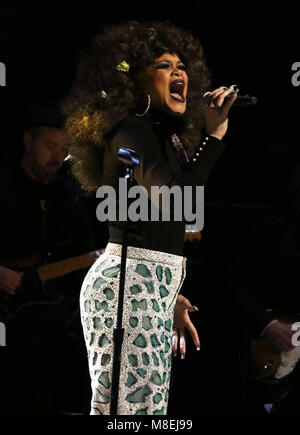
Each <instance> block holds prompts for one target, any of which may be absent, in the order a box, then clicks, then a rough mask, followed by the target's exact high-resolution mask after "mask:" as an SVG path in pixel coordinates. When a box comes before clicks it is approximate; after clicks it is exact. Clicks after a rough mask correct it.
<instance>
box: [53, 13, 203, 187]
mask: <svg viewBox="0 0 300 435" xmlns="http://www.w3.org/2000/svg"><path fill="white" fill-rule="evenodd" d="M164 53H171V54H177V55H178V56H179V58H180V59H181V60H182V61H183V62H184V64H185V67H186V71H187V74H188V77H189V92H188V101H187V109H186V112H185V114H184V116H183V117H182V125H183V128H182V132H181V138H182V142H183V144H184V146H185V148H186V150H187V154H188V155H189V156H191V155H192V154H193V153H194V150H195V148H196V147H197V145H198V144H199V141H200V140H201V131H202V129H203V127H204V114H203V110H202V107H201V103H200V101H201V96H202V95H203V93H204V92H205V91H206V90H207V89H209V87H210V73H209V71H208V68H207V66H206V62H205V58H204V54H203V48H202V46H201V43H200V41H199V40H198V39H197V38H196V37H195V36H193V35H192V34H191V33H190V32H188V31H186V30H183V29H181V28H178V27H176V26H175V25H174V24H173V23H170V22H157V23H146V22H139V23H138V22H135V21H130V22H126V23H123V24H120V25H111V26H106V27H104V28H103V29H102V31H101V32H99V33H98V34H97V35H95V36H94V37H93V38H92V39H91V41H90V44H89V47H88V48H87V50H86V52H84V53H81V55H80V59H79V63H78V66H77V73H76V77H75V80H74V82H73V84H72V88H71V91H70V94H69V95H68V96H67V97H66V98H65V99H64V101H63V103H62V110H63V112H64V115H65V116H66V125H65V129H66V134H67V137H68V140H69V144H70V154H71V156H72V159H71V164H72V172H73V174H74V176H75V177H76V178H77V179H78V181H79V183H80V184H81V186H82V188H83V190H85V191H87V192H92V191H95V190H96V189H97V188H98V187H99V185H101V178H102V177H101V176H102V159H103V152H104V148H105V146H106V144H107V143H108V142H109V139H108V138H109V134H110V133H111V132H112V130H113V129H114V127H115V126H116V125H117V124H118V123H119V122H120V121H122V120H123V119H124V118H125V117H126V116H127V115H128V114H129V113H131V112H133V110H134V108H136V107H137V106H138V104H139V102H140V100H141V92H142V90H141V89H139V80H138V76H139V74H140V73H141V72H142V71H144V70H145V68H146V67H147V66H149V65H151V64H152V63H153V62H154V60H155V59H157V58H158V57H160V56H161V55H162V54H164ZM123 61H125V62H126V63H127V64H129V66H130V69H129V71H128V72H124V71H119V70H118V69H117V65H119V64H120V63H121V62H123ZM143 98H145V96H143Z"/></svg>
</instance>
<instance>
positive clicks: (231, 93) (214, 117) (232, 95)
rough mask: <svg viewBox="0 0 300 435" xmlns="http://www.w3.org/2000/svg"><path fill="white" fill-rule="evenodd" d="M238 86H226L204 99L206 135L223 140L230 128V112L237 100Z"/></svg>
mask: <svg viewBox="0 0 300 435" xmlns="http://www.w3.org/2000/svg"><path fill="white" fill-rule="evenodd" d="M237 92H238V89H237V87H236V85H232V86H230V88H225V87H224V86H222V87H220V88H217V89H215V90H213V91H212V92H206V93H205V94H204V95H203V97H202V104H203V108H204V116H205V121H206V133H207V134H208V135H210V136H214V137H216V138H218V139H220V140H222V139H223V137H224V135H225V133H226V131H227V128H228V112H229V110H230V108H231V106H232V105H233V103H234V101H235V100H236V98H237Z"/></svg>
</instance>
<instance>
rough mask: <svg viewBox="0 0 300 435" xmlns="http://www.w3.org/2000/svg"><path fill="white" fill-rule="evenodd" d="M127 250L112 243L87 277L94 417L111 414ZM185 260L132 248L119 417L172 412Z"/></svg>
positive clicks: (84, 296) (84, 293) (84, 302)
mask: <svg viewBox="0 0 300 435" xmlns="http://www.w3.org/2000/svg"><path fill="white" fill-rule="evenodd" d="M121 251H122V246H121V245H118V244H114V243H108V245H107V247H106V250H105V253H104V254H103V255H101V257H99V258H98V260H97V261H96V262H95V263H94V264H93V266H92V267H91V269H90V270H89V272H88V273H87V275H86V277H85V279H84V282H83V284H82V289H81V294H80V309H81V321H82V326H83V332H84V337H85V342H86V347H87V353H88V361H89V371H90V377H91V385H92V401H91V414H93V415H101V414H106V415H109V413H110V394H111V379H112V365H113V350H114V349H113V346H114V343H113V329H114V327H115V326H116V320H117V308H118V293H119V278H120V267H121ZM185 261H186V259H185V258H184V257H180V256H177V255H172V254H167V253H164V252H158V251H151V250H147V249H142V248H134V247H128V250H127V261H126V279H125V290H124V304H123V324H122V326H123V328H124V331H125V332H124V340H123V344H122V352H121V369H120V380H119V401H118V415H147V414H148V415H160V414H161V415H165V414H166V413H167V406H168V392H169V384H170V375H171V364H172V329H173V314H174V306H175V302H176V299H177V295H178V293H179V291H180V288H181V286H182V283H183V280H184V278H185Z"/></svg>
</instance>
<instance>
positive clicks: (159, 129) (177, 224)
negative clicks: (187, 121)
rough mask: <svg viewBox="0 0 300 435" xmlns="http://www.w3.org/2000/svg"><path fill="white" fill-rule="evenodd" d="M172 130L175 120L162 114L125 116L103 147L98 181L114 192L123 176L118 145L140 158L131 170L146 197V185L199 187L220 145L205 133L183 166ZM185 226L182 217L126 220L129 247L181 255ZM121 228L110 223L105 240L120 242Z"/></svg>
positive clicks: (206, 175)
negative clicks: (192, 156)
mask: <svg viewBox="0 0 300 435" xmlns="http://www.w3.org/2000/svg"><path fill="white" fill-rule="evenodd" d="M174 133H177V131H176V127H175V122H173V120H170V119H169V118H167V117H164V116H159V117H158V116H157V114H154V115H153V113H152V114H151V115H150V116H144V117H138V116H136V115H131V116H129V117H127V118H126V119H125V120H124V121H123V122H122V123H121V125H120V126H119V127H118V128H117V129H116V131H115V133H114V135H113V136H112V139H111V142H110V146H108V147H107V149H106V150H105V153H104V161H103V184H104V185H110V186H113V187H114V188H115V189H116V190H117V191H118V186H119V177H122V176H124V165H123V163H122V162H120V161H119V159H118V157H117V152H118V150H119V148H120V147H123V148H130V149H132V150H134V151H135V152H136V155H137V157H138V158H139V160H140V163H139V165H138V166H137V167H136V168H135V170H134V184H139V185H140V186H144V187H145V188H146V189H147V192H148V198H149V196H150V191H151V186H163V185H165V186H168V187H169V188H171V187H172V186H176V185H178V186H181V187H183V186H204V185H205V184H206V181H207V179H208V176H209V174H210V172H211V170H212V168H213V166H214V164H215V162H216V160H217V159H218V157H219V156H220V154H221V152H222V151H223V149H224V143H223V142H222V141H220V140H218V139H217V138H215V137H211V136H209V137H208V139H207V141H206V143H205V144H204V145H202V143H201V144H199V149H198V150H197V154H198V156H197V157H195V158H193V159H191V160H190V162H189V164H188V165H186V166H183V165H181V164H180V163H179V160H178V159H177V156H176V152H175V149H174V147H173V145H172V141H171V135H172V134H174ZM204 142H205V141H204ZM200 147H201V149H202V150H201V149H200ZM195 156H196V154H195ZM149 201H150V200H149ZM118 210H119V201H118V198H117V211H118ZM149 210H150V208H149ZM117 216H118V212H117ZM117 220H118V219H117ZM185 224H186V222H185V221H184V220H182V221H175V220H171V221H170V222H166V221H161V220H160V221H158V222H153V221H146V222H144V221H139V222H130V221H129V222H128V245H129V246H135V247H142V248H146V249H151V250H156V251H162V252H167V253H171V254H175V255H183V241H184V232H185ZM122 229H123V224H122V222H118V221H110V222H109V234H110V237H109V241H110V242H114V243H120V244H121V243H122Z"/></svg>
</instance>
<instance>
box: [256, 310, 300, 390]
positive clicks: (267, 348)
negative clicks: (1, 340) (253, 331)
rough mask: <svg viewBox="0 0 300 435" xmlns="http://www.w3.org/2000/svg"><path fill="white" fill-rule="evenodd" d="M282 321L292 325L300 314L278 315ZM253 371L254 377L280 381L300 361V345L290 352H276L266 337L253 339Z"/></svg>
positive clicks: (299, 318) (268, 381)
mask: <svg viewBox="0 0 300 435" xmlns="http://www.w3.org/2000/svg"><path fill="white" fill-rule="evenodd" d="M276 318H277V319H278V320H279V321H280V322H282V323H287V324H290V325H292V324H293V323H295V322H299V321H300V316H299V315H295V316H281V315H279V316H276ZM250 360H251V364H250V365H251V372H252V374H253V377H254V378H256V379H259V380H261V381H263V382H267V383H279V382H281V381H282V380H283V379H284V378H286V377H287V376H288V375H289V374H290V373H292V372H293V370H294V368H295V366H296V365H297V364H298V363H299V361H300V346H299V347H298V348H295V349H294V350H292V351H290V352H281V353H280V352H276V351H275V350H274V348H273V346H272V345H271V343H270V342H269V341H268V340H266V339H264V338H263V339H261V340H253V341H252V345H251V349H250Z"/></svg>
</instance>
